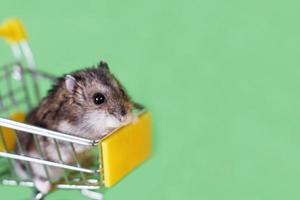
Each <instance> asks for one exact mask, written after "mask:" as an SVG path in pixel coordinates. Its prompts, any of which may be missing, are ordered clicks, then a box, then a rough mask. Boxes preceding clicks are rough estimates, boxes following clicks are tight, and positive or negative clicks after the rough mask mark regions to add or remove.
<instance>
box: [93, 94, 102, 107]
mask: <svg viewBox="0 0 300 200" xmlns="http://www.w3.org/2000/svg"><path fill="white" fill-rule="evenodd" d="M93 100H94V104H96V105H100V104H103V103H104V102H105V96H104V95H103V94H101V93H96V94H94V96H93Z"/></svg>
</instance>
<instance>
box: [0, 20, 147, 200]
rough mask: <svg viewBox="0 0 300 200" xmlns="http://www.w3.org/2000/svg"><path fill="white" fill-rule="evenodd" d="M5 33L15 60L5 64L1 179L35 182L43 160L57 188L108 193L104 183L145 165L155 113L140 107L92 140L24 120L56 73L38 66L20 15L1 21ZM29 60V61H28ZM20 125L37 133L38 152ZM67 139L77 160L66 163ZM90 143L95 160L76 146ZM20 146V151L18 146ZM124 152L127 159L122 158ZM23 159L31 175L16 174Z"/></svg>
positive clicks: (0, 81) (0, 92) (0, 103)
mask: <svg viewBox="0 0 300 200" xmlns="http://www.w3.org/2000/svg"><path fill="white" fill-rule="evenodd" d="M0 36H3V37H5V39H7V40H8V42H9V44H10V46H11V49H12V52H13V55H14V57H15V61H14V62H13V63H11V64H6V65H4V66H0V157H1V158H0V181H1V183H2V184H4V185H13V186H26V187H35V185H34V182H33V180H32V176H30V175H32V167H33V165H40V166H42V168H41V170H44V172H45V174H46V176H47V180H48V181H49V182H51V184H52V185H53V186H54V188H56V189H78V190H81V193H82V194H83V195H85V196H86V197H88V198H90V199H103V195H102V194H101V193H99V191H95V190H98V189H100V188H105V187H106V188H107V187H111V186H112V185H114V184H115V183H117V182H118V181H119V180H120V179H122V178H123V177H124V176H125V175H126V174H128V173H129V172H130V171H132V170H133V169H134V168H135V167H136V166H138V165H140V163H141V162H143V161H144V160H145V159H147V158H148V156H149V155H150V150H151V136H150V133H151V130H150V115H149V113H148V112H147V111H146V110H145V109H143V110H139V111H138V116H139V118H138V120H137V122H135V123H134V124H130V125H127V126H125V127H122V128H120V129H118V130H115V131H112V132H111V133H109V134H108V135H107V136H105V137H104V138H101V139H100V138H99V140H90V139H86V138H81V137H77V136H72V135H68V134H64V133H60V132H56V131H52V130H48V129H44V128H40V127H35V126H32V125H29V124H25V123H22V122H23V121H24V118H25V115H26V113H27V112H29V111H30V110H31V109H32V108H33V106H34V105H36V104H37V102H39V101H40V99H41V96H43V95H44V93H45V91H46V90H45V89H47V88H49V86H50V85H51V84H52V83H53V81H55V80H56V79H55V77H54V76H51V75H49V74H47V73H43V72H41V71H38V70H36V69H35V63H34V59H33V55H32V53H31V50H30V48H29V45H28V43H27V41H26V39H27V35H26V32H25V30H24V27H23V25H22V23H21V22H20V21H19V20H17V19H10V20H7V21H6V22H5V23H4V24H3V25H2V26H0ZM25 65H27V67H25ZM17 131H22V134H32V136H33V137H34V142H35V148H36V151H37V152H38V153H39V156H38V157H30V156H28V155H26V154H25V153H24V151H23V149H22V148H23V147H22V141H21V140H20V138H19V134H16V132H17ZM42 136H43V137H47V138H50V139H51V141H53V143H54V144H55V152H53V153H56V154H57V157H58V158H59V159H58V161H53V160H47V158H46V157H45V154H44V149H43V148H42V147H41V141H40V140H41V138H42ZM60 142H64V143H66V144H67V146H68V148H69V152H70V153H71V154H72V157H73V160H74V162H73V163H71V164H70V163H66V162H65V161H64V159H63V156H62V154H61V150H60V147H59V145H58V144H59V143H60ZM78 145H79V146H85V147H86V149H88V150H87V151H86V153H88V155H89V156H88V158H89V162H87V161H86V160H85V159H82V158H79V157H80V155H79V154H78V152H76V148H75V147H74V146H78ZM16 149H18V151H16ZM120 158H121V159H120ZM16 162H21V163H22V164H23V166H24V168H25V170H26V174H28V175H29V177H27V178H26V179H24V178H21V177H19V176H18V175H17V174H16V170H15V163H16ZM52 168H59V169H60V170H63V173H62V174H63V175H62V177H61V178H60V179H59V180H57V179H55V180H53V179H52V177H50V176H49V173H48V170H49V169H52ZM46 195H47V194H42V193H37V194H34V196H33V199H42V198H43V197H44V196H46Z"/></svg>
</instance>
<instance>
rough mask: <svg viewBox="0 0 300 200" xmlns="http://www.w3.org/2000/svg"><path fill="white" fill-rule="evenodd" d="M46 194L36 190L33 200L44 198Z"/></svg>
mask: <svg viewBox="0 0 300 200" xmlns="http://www.w3.org/2000/svg"><path fill="white" fill-rule="evenodd" d="M44 197H45V195H44V194H43V193H41V192H38V191H37V192H36V193H35V194H34V196H33V198H32V200H43V199H44Z"/></svg>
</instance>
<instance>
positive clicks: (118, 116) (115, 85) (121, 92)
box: [16, 61, 135, 194]
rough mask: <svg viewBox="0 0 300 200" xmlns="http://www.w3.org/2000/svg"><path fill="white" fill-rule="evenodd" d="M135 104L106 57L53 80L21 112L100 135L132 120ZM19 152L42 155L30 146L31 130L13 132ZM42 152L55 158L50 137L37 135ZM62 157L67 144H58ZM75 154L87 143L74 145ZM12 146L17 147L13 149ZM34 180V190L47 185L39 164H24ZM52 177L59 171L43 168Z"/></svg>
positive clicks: (63, 128) (62, 128) (70, 130)
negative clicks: (37, 99)
mask: <svg viewBox="0 0 300 200" xmlns="http://www.w3.org/2000/svg"><path fill="white" fill-rule="evenodd" d="M134 105H135V103H133V101H132V100H131V98H130V97H129V95H128V94H127V92H126V90H125V89H124V87H123V86H122V85H121V83H120V82H119V81H118V80H117V79H116V78H115V76H114V75H113V74H112V73H111V72H110V70H109V68H108V65H107V63H106V62H103V61H101V62H100V63H99V64H98V65H97V66H96V67H92V68H86V69H83V70H79V71H76V72H73V73H71V74H68V75H66V76H63V77H60V78H58V79H57V82H56V84H55V85H54V86H53V87H52V89H51V90H49V92H48V95H47V96H46V97H45V98H44V99H43V100H42V101H41V102H40V104H39V105H38V106H37V107H36V108H35V109H33V110H32V111H31V112H30V113H29V114H28V115H27V117H26V120H25V122H26V123H28V124H31V125H34V126H39V127H42V128H46V129H51V130H55V131H59V132H62V133H66V134H70V135H75V136H80V137H84V138H88V139H93V140H96V139H100V138H101V137H103V136H104V135H105V134H107V133H108V132H110V131H111V130H113V129H115V128H118V127H121V126H123V125H126V124H128V123H130V122H132V121H133V120H134V118H135V116H134V114H133V112H132V110H133V107H134ZM17 136H18V138H19V140H20V141H21V143H22V151H23V153H24V154H25V155H27V156H30V157H35V158H40V159H42V157H41V155H40V153H39V152H38V150H37V148H36V147H35V143H34V138H33V135H32V134H28V133H17ZM37 138H38V140H39V143H40V146H41V150H42V152H43V153H44V157H45V159H46V160H48V161H54V162H60V158H59V155H58V153H57V152H56V150H55V142H54V140H53V139H51V138H47V137H44V136H37ZM58 145H59V148H60V151H61V156H62V160H63V161H64V162H65V163H72V162H74V159H73V157H72V153H71V149H70V144H69V143H66V142H61V141H60V142H59V143H58ZM74 147H75V150H76V152H77V153H81V152H84V151H86V150H87V149H86V148H87V147H86V146H82V145H76V144H74ZM16 151H20V150H18V149H16ZM30 167H31V169H32V176H33V181H34V184H35V185H36V188H37V190H38V191H40V192H42V193H44V194H46V193H48V192H49V190H50V189H51V184H50V182H48V180H47V174H46V173H45V170H44V167H43V166H42V165H39V164H33V163H31V164H30ZM16 171H17V173H18V175H19V176H21V177H23V178H27V177H28V176H29V175H28V174H26V172H25V166H24V164H22V163H21V162H17V164H16ZM48 173H49V176H50V177H51V179H52V180H55V179H59V178H60V177H61V175H62V170H61V169H59V168H54V167H48Z"/></svg>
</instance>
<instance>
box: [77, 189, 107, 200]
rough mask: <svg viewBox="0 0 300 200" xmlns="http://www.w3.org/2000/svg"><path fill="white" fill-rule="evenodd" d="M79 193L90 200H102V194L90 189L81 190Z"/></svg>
mask: <svg viewBox="0 0 300 200" xmlns="http://www.w3.org/2000/svg"><path fill="white" fill-rule="evenodd" d="M81 194H82V195H83V196H86V197H87V198H89V199H91V200H104V197H103V194H101V193H98V192H94V191H91V190H81Z"/></svg>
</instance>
